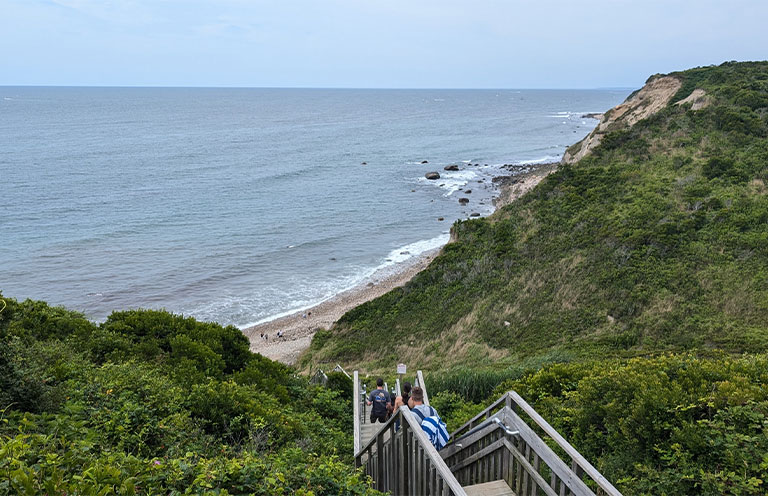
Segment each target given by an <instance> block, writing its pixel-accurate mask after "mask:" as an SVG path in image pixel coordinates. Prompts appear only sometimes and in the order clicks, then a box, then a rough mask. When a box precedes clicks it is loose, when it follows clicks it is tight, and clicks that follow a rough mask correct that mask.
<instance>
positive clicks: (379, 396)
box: [367, 377, 392, 424]
mask: <svg viewBox="0 0 768 496" xmlns="http://www.w3.org/2000/svg"><path fill="white" fill-rule="evenodd" d="M367 403H368V406H370V407H371V423H372V424H375V423H376V421H377V420H378V421H379V422H381V423H382V424H383V423H384V422H386V421H387V405H388V404H391V403H392V399H391V398H390V396H389V393H388V392H387V391H385V390H384V379H382V378H381V377H379V378H378V379H376V389H374V390H373V391H371V394H370V396H368V402H367Z"/></svg>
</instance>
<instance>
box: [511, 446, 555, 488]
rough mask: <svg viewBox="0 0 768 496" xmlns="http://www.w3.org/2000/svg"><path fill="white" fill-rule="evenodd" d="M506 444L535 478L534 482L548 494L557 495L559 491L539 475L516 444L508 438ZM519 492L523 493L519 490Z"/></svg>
mask: <svg viewBox="0 0 768 496" xmlns="http://www.w3.org/2000/svg"><path fill="white" fill-rule="evenodd" d="M504 446H505V447H506V448H507V449H508V450H509V452H510V453H511V454H512V456H513V457H514V458H515V460H516V461H517V462H518V465H519V466H520V467H522V468H523V469H524V470H525V471H526V472H527V473H529V474H530V476H531V477H532V478H533V480H534V482H535V483H536V484H537V485H538V486H539V487H540V488H541V489H542V490H543V491H544V494H546V495H547V496H557V493H556V492H555V491H554V489H552V488H551V487H549V485H547V481H545V480H544V477H542V476H541V475H539V473H538V472H536V471H534V470H533V466H531V464H530V463H528V461H527V460H525V457H524V456H523V454H522V453H520V450H519V449H517V447H516V446H514V445H513V444H512V443H510V442H509V441H508V440H506V439H505V440H504ZM518 494H521V496H522V493H520V492H519V491H518Z"/></svg>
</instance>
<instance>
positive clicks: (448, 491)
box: [353, 371, 621, 496]
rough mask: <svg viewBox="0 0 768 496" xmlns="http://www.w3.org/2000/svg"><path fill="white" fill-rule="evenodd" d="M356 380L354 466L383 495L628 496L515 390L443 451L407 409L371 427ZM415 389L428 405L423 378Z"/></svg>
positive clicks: (454, 436) (456, 434)
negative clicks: (622, 493)
mask: <svg viewBox="0 0 768 496" xmlns="http://www.w3.org/2000/svg"><path fill="white" fill-rule="evenodd" d="M353 381H354V394H355V396H354V397H355V398H357V401H355V402H354V429H355V430H354V436H355V441H354V443H355V444H354V449H355V464H356V465H357V466H362V467H364V469H365V472H366V473H367V474H368V475H370V476H371V477H372V478H373V480H374V487H375V488H376V489H378V490H380V491H388V492H390V493H391V494H393V495H396V496H397V495H424V496H428V495H445V496H448V495H457V496H466V495H469V496H479V495H488V496H510V495H513V496H529V495H530V496H538V495H542V494H544V495H547V496H571V495H573V496H596V495H599V496H602V495H607V496H621V493H620V492H619V491H618V490H617V489H616V488H615V487H613V485H611V483H610V482H608V480H607V479H605V477H603V476H602V474H600V473H599V472H598V471H597V469H595V468H594V467H593V466H592V465H591V464H590V463H589V462H588V461H587V460H585V459H584V457H582V456H581V454H579V452H578V451H576V449H574V448H573V446H571V445H570V444H569V443H568V442H567V441H566V440H565V439H564V438H563V437H562V436H560V434H559V433H558V432H557V431H556V430H555V429H554V428H553V427H552V426H551V425H549V423H547V422H546V421H545V420H544V419H543V418H542V417H541V416H540V415H539V414H538V413H536V411H535V410H534V409H533V408H532V407H531V406H530V405H529V404H528V403H526V402H525V400H523V398H521V397H520V396H519V395H518V394H517V393H516V392H514V391H509V392H507V393H506V394H504V395H503V396H502V397H501V398H499V399H498V400H497V401H496V402H494V403H493V404H492V405H491V406H489V407H488V408H486V409H485V410H483V411H482V412H481V413H479V414H478V415H477V416H475V417H474V418H473V419H472V420H470V421H469V422H467V423H466V424H464V425H463V426H462V427H461V428H459V429H457V430H456V431H455V432H454V433H452V434H451V439H452V442H450V443H449V444H448V445H447V446H445V447H444V448H443V449H442V450H440V451H439V452H438V451H437V450H436V449H435V448H434V446H432V444H431V443H430V442H429V439H428V438H427V436H426V434H425V433H424V431H422V430H421V425H420V424H419V423H418V422H417V420H416V417H415V416H414V415H411V412H410V410H409V409H408V407H407V406H406V407H402V408H400V409H398V411H397V413H396V414H395V415H394V416H393V417H392V418H390V419H389V420H388V421H387V422H386V423H385V424H370V423H368V420H369V419H368V418H366V417H367V416H366V414H365V405H366V403H365V398H364V393H363V391H362V388H361V385H360V380H359V374H358V372H357V371H355V373H354V377H353ZM414 384H415V385H418V386H420V387H421V388H422V389H424V392H425V394H424V400H425V401H424V402H425V404H427V405H428V404H429V396H428V394H427V390H426V384H425V383H424V377H423V374H422V372H421V371H418V373H417V378H416V380H415V381H414ZM396 392H397V393H398V394H399V392H400V386H399V382H398V383H397V387H396ZM438 413H439V412H438ZM397 425H399V426H400V428H399V429H398V428H396V426H397ZM541 436H544V437H545V438H548V439H549V443H550V444H551V445H553V446H557V449H558V450H559V451H560V452H562V453H565V460H564V459H562V458H561V457H560V456H558V455H557V454H556V453H555V452H554V451H553V450H552V448H550V445H549V444H548V443H547V442H545V441H544V439H542V437H541Z"/></svg>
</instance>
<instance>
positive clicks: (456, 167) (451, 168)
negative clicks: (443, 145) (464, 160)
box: [443, 165, 459, 171]
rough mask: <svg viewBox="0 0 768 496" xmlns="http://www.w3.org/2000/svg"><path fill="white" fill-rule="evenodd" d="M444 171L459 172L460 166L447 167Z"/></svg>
mask: <svg viewBox="0 0 768 496" xmlns="http://www.w3.org/2000/svg"><path fill="white" fill-rule="evenodd" d="M443 170H447V171H457V170H459V166H458V165H446V166H445V167H443Z"/></svg>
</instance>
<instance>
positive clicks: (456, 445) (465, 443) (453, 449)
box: [440, 423, 500, 460]
mask: <svg viewBox="0 0 768 496" xmlns="http://www.w3.org/2000/svg"><path fill="white" fill-rule="evenodd" d="M499 428H500V426H499V424H494V423H489V424H488V425H486V426H485V427H483V428H482V429H480V430H479V431H477V432H473V433H472V434H471V435H469V436H467V437H465V438H462V439H461V442H457V441H454V442H453V443H452V444H449V445H448V446H446V447H445V448H443V449H441V450H440V456H442V457H443V459H444V460H445V459H448V458H450V457H451V456H454V455H455V454H457V453H458V452H460V451H462V450H464V449H466V448H469V447H471V446H473V445H474V444H475V443H477V442H478V441H479V440H481V439H482V438H484V437H485V436H487V435H488V434H490V433H492V432H493V431H495V430H498V429H499Z"/></svg>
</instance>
